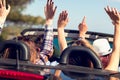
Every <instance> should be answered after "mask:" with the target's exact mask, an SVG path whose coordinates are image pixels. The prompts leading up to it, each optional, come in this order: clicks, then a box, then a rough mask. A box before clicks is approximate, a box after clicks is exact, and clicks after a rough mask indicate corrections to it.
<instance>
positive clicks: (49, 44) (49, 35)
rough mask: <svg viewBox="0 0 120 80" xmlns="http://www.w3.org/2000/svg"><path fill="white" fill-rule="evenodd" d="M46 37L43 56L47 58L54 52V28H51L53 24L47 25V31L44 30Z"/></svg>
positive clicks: (44, 38)
mask: <svg viewBox="0 0 120 80" xmlns="http://www.w3.org/2000/svg"><path fill="white" fill-rule="evenodd" d="M44 32H45V33H44V37H43V44H42V51H41V53H42V54H45V55H47V56H50V53H51V52H52V51H53V38H54V34H53V27H52V26H51V23H50V22H49V23H46V24H45V30H44Z"/></svg>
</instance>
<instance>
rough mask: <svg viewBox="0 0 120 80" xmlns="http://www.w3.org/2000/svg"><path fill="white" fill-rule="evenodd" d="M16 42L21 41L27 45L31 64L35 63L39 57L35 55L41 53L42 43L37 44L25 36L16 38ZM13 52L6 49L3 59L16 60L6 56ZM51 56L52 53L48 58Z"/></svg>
mask: <svg viewBox="0 0 120 80" xmlns="http://www.w3.org/2000/svg"><path fill="white" fill-rule="evenodd" d="M16 40H19V41H22V42H23V43H25V44H26V45H27V47H28V49H29V50H30V61H31V62H32V63H36V60H37V59H40V56H38V54H37V53H38V52H40V51H41V49H40V46H41V45H42V44H41V43H42V42H39V43H38V44H37V43H36V42H35V41H34V40H32V39H31V38H29V37H26V36H20V37H17V38H16ZM40 41H42V40H40ZM13 52H14V48H10V49H6V52H5V54H4V58H7V57H10V58H16V55H14V57H13V56H8V55H9V54H11V53H12V54H14V53H13ZM52 54H53V51H52V52H50V55H49V57H51V56H52Z"/></svg>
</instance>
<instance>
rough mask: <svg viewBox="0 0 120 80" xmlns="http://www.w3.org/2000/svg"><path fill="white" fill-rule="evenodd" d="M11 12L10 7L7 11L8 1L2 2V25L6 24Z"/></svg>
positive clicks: (0, 13)
mask: <svg viewBox="0 0 120 80" xmlns="http://www.w3.org/2000/svg"><path fill="white" fill-rule="evenodd" d="M9 12H10V6H9V5H8V9H6V0H0V23H4V22H5V20H6V17H7V16H8V14H9Z"/></svg>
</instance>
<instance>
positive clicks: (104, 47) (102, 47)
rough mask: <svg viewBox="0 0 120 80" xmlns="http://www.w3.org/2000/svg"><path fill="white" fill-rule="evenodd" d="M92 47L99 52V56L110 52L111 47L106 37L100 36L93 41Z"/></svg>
mask: <svg viewBox="0 0 120 80" xmlns="http://www.w3.org/2000/svg"><path fill="white" fill-rule="evenodd" d="M93 47H94V49H95V50H96V51H97V52H98V53H99V55H100V56H105V55H108V54H110V53H111V52H112V48H111V47H110V44H109V42H108V40H107V39H106V38H100V39H96V40H94V41H93Z"/></svg>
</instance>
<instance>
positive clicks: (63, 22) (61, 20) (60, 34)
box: [57, 11, 68, 51]
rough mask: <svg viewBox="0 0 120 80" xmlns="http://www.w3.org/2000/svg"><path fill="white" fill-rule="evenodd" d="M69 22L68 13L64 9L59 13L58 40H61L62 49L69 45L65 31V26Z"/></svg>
mask: <svg viewBox="0 0 120 80" xmlns="http://www.w3.org/2000/svg"><path fill="white" fill-rule="evenodd" d="M67 23H68V13H67V11H62V13H60V15H59V19H58V24H57V26H58V27H57V28H58V40H59V46H60V51H63V50H64V49H65V48H66V47H67V42H66V39H65V33H64V28H65V26H66V25H67Z"/></svg>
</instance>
